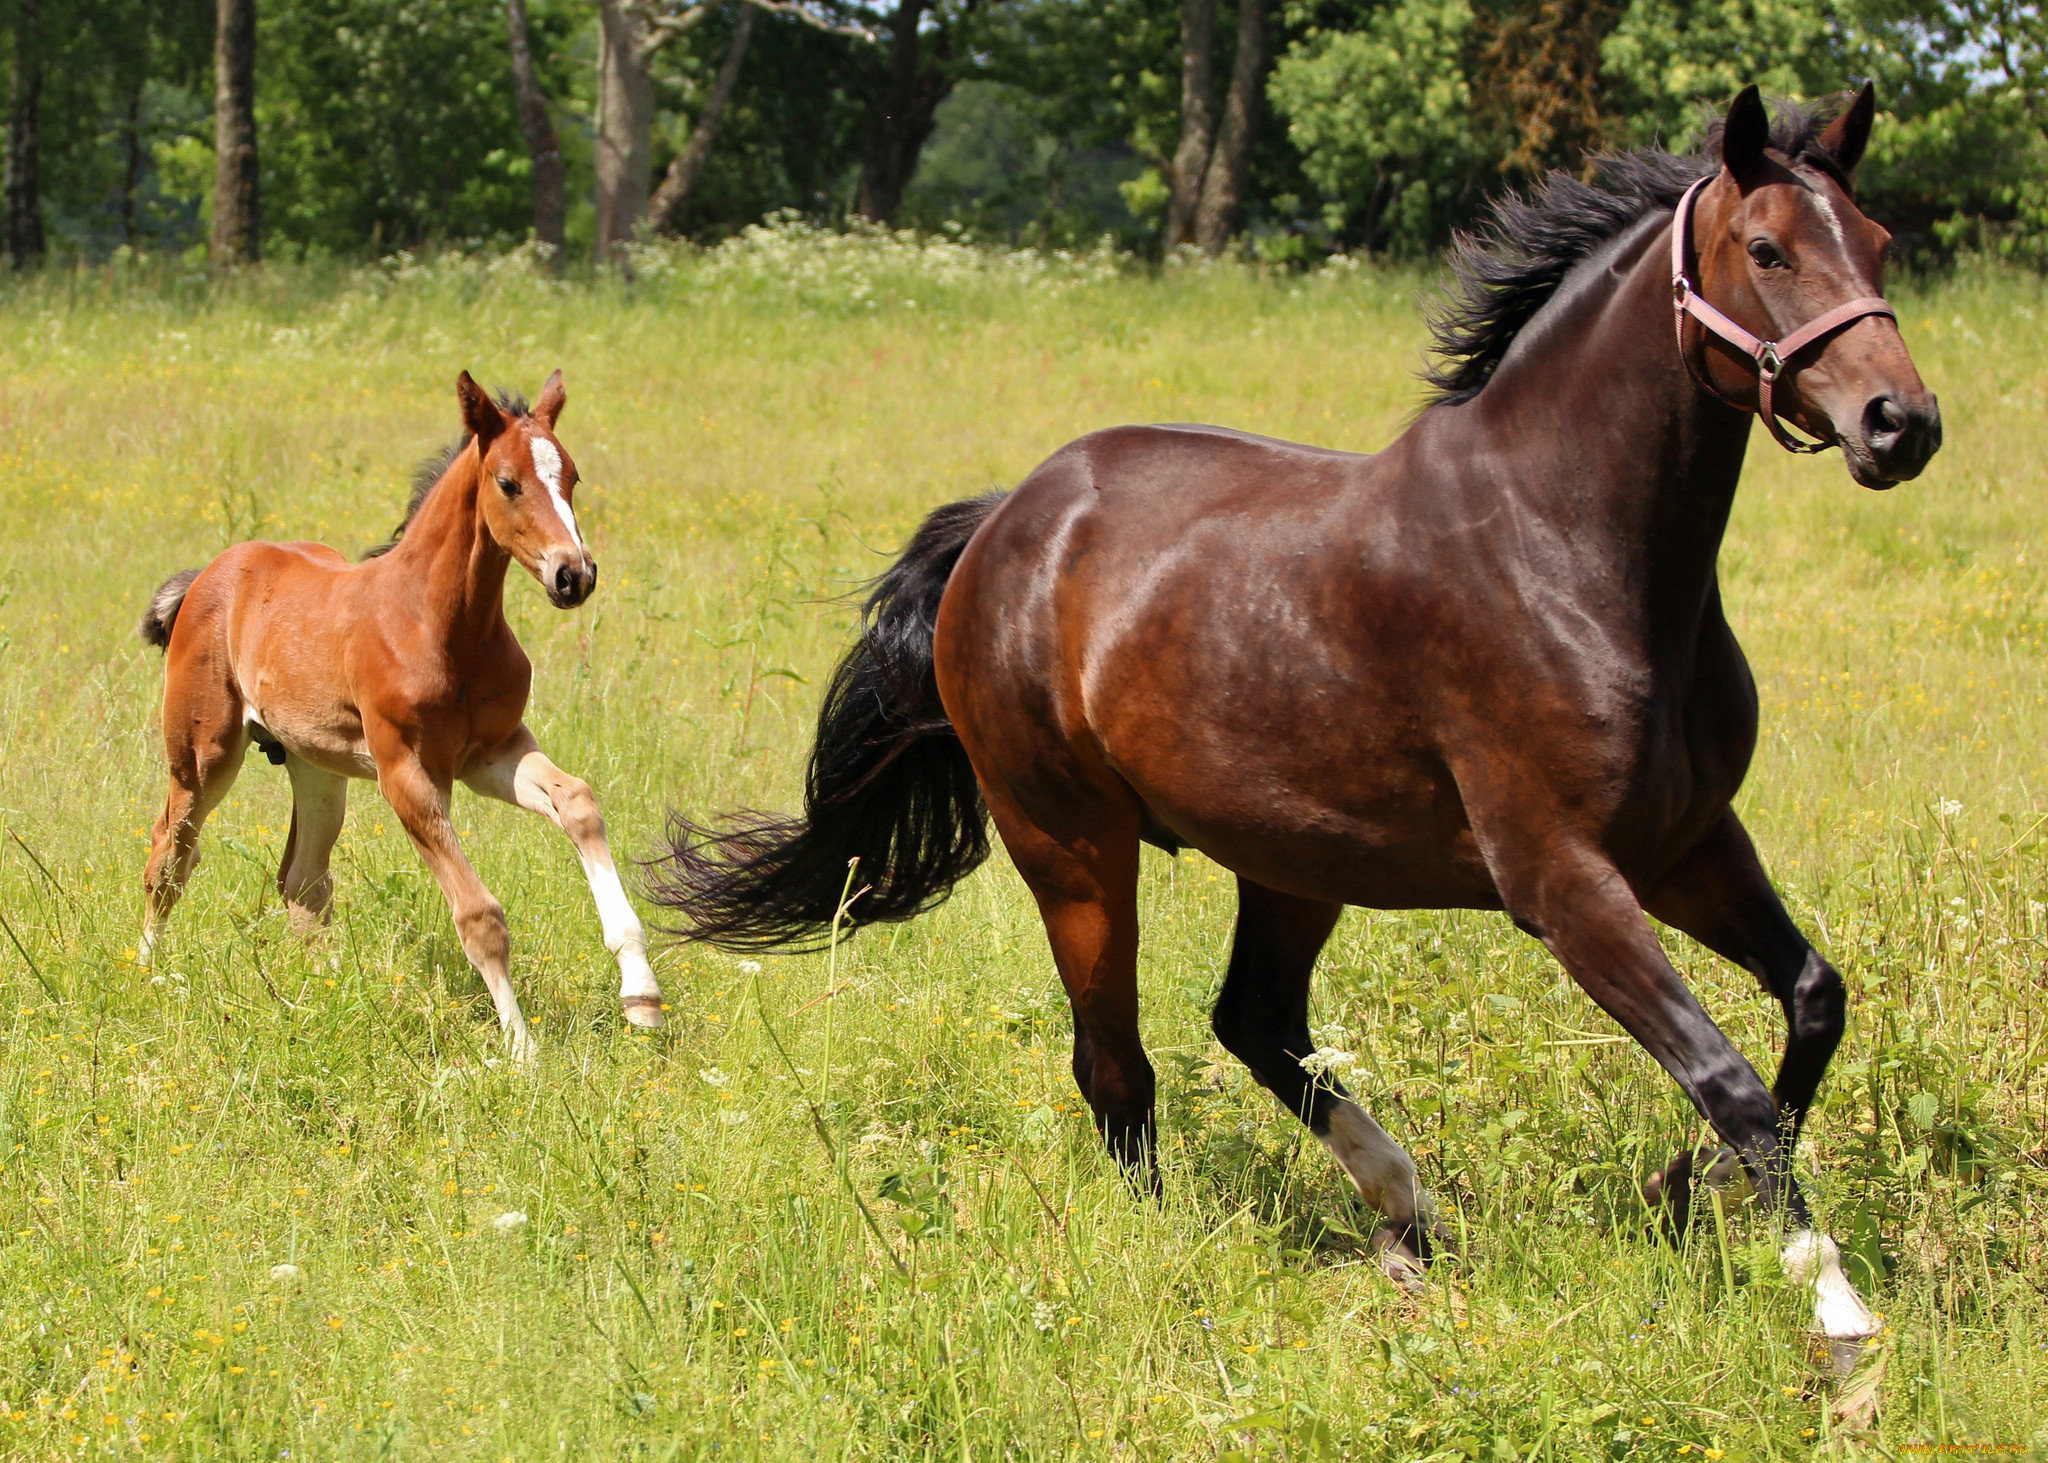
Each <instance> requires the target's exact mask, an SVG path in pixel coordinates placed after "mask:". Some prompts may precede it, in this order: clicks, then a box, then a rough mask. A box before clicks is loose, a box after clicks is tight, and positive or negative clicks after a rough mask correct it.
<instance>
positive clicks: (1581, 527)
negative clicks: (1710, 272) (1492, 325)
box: [1479, 217, 1749, 635]
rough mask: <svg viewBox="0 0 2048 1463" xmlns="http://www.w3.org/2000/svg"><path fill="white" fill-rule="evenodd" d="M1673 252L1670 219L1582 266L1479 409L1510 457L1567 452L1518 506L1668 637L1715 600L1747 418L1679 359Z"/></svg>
mask: <svg viewBox="0 0 2048 1463" xmlns="http://www.w3.org/2000/svg"><path fill="white" fill-rule="evenodd" d="M1670 249H1671V234H1670V227H1669V220H1668V217H1667V218H1665V219H1662V220H1660V219H1659V218H1656V217H1652V218H1649V219H1645V220H1644V221H1643V222H1642V223H1640V224H1638V225H1636V227H1635V228H1634V229H1632V230H1630V231H1629V232H1628V233H1627V234H1625V235H1624V236H1623V237H1622V238H1621V239H1619V240H1618V241H1617V242H1616V244H1615V245H1613V246H1610V250H1611V252H1610V251H1602V252H1601V253H1600V254H1598V255H1596V256H1595V257H1594V258H1592V259H1590V260H1588V261H1587V262H1586V263H1584V264H1582V265H1581V266H1580V267H1579V271H1578V272H1577V274H1576V275H1575V276H1574V277H1573V278H1571V279H1568V280H1567V281H1566V283H1565V285H1563V286H1562V287H1560V291H1559V296H1558V297H1557V298H1556V299H1554V300H1553V302H1552V304H1551V306H1550V307H1549V308H1548V309H1546V310H1544V311H1543V312H1541V313H1540V314H1539V315H1538V316H1537V319H1536V320H1535V321H1532V322H1531V325H1532V326H1535V327H1538V329H1537V330H1534V331H1532V330H1530V329H1528V328H1525V331H1524V335H1525V336H1527V337H1529V338H1528V339H1525V340H1518V341H1517V342H1516V344H1517V346H1518V347H1527V348H1526V349H1517V350H1514V351H1512V352H1511V353H1510V355H1509V357H1508V359H1506V360H1504V361H1503V362H1502V363H1501V365H1500V368H1499V369H1498V370H1497V371H1496V372H1495V373H1494V379H1493V380H1492V381H1491V382H1489V383H1488V385H1487V387H1486V390H1485V392H1484V393H1483V394H1482V395H1481V397H1480V398H1479V400H1481V401H1484V400H1485V399H1486V397H1489V396H1492V397H1495V402H1494V404H1493V407H1492V408H1491V409H1490V415H1489V418H1488V420H1489V421H1490V422H1491V423H1492V424H1493V425H1494V426H1495V428H1496V435H1497V436H1504V437H1506V438H1507V439H1508V442H1509V444H1510V445H1511V444H1512V443H1513V442H1514V441H1517V440H1519V441H1523V442H1526V441H1528V440H1530V438H1531V436H1532V435H1533V437H1534V439H1535V440H1538V441H1548V442H1551V443H1554V444H1559V445H1561V446H1562V447H1563V448H1564V450H1563V451H1559V452H1553V453H1552V455H1551V461H1550V462H1549V463H1548V464H1545V465H1543V466H1539V467H1538V468H1537V469H1536V470H1535V471H1533V472H1531V473H1529V474H1527V475H1526V476H1525V477H1522V478H1520V479H1518V480H1517V482H1516V483H1515V485H1514V487H1513V488H1512V489H1511V490H1510V491H1513V492H1515V493H1516V494H1517V495H1518V496H1520V497H1521V498H1522V499H1523V503H1522V506H1523V507H1525V508H1527V509H1529V510H1531V511H1533V512H1535V513H1537V514H1540V515H1542V516H1544V517H1548V518H1551V519H1553V520H1554V521H1555V522H1556V523H1557V524H1558V525H1559V528H1560V531H1562V532H1564V533H1566V534H1568V535H1569V538H1570V540H1571V541H1572V542H1573V543H1575V544H1576V545H1578V546H1580V548H1581V550H1582V552H1583V554H1584V555H1586V556H1587V557H1586V559H1585V562H1586V565H1587V568H1588V569H1589V570H1593V571H1594V572H1601V573H1603V574H1604V575H1605V576H1607V577H1609V578H1618V579H1619V580H1620V581H1621V587H1622V588H1623V590H1624V591H1625V593H1627V594H1628V595H1630V596H1631V597H1633V598H1635V600H1636V602H1637V603H1639V604H1640V605H1641V606H1642V607H1643V609H1644V611H1645V612H1646V613H1648V614H1650V615H1651V616H1652V618H1653V619H1654V620H1655V621H1656V622H1657V623H1659V624H1675V627H1677V626H1683V625H1685V624H1693V625H1696V624H1697V617H1698V615H1699V614H1700V613H1702V612H1703V611H1704V608H1705V606H1706V604H1707V603H1708V600H1709V598H1710V597H1711V595H1712V594H1713V592H1714V590H1715V587H1716V581H1715V561H1716V559H1717V558H1718V556H1719V554H1720V549H1721V538H1722V535H1723V533H1724V532H1725V531H1726V529H1727V526H1728V514H1729V510H1730V509H1731V508H1732V507H1733V505H1734V501H1735V487H1736V483H1737V481H1738V480H1739V479H1740V477H1741V475H1742V460H1743V453H1744V451H1745V449H1746V447H1747V444H1748V441H1749V418H1748V416H1747V415H1746V414H1744V413H1741V412H1738V411H1736V410H1734V409H1733V408H1730V407H1728V406H1726V405H1724V404H1722V403H1721V402H1718V401H1716V400H1714V399H1713V398H1711V397H1709V396H1708V395H1707V394H1706V393H1705V392H1703V391H1701V390H1700V389H1699V388H1698V386H1696V385H1695V384H1694V382H1693V380H1692V377H1691V375H1690V374H1689V373H1688V372H1687V370H1686V367H1685V363H1684V362H1683V361H1682V360H1681V359H1680V358H1679V355H1678V347H1677V343H1676V335H1675V331H1674V328H1673V324H1672V310H1671V281H1670V263H1669V260H1670ZM1553 311H1554V312H1555V314H1554V315H1553ZM1546 317H1549V318H1546ZM1519 455H1524V456H1526V455H1527V449H1526V447H1525V448H1524V449H1523V451H1522V453H1521V454H1519ZM1546 466H1547V468H1548V470H1547V471H1546V470H1545V467H1546ZM1674 616H1676V622H1674V619H1673V617H1674ZM1679 633H1680V634H1681V635H1686V634H1688V633H1689V632H1687V631H1686V630H1685V629H1683V628H1680V630H1679Z"/></svg>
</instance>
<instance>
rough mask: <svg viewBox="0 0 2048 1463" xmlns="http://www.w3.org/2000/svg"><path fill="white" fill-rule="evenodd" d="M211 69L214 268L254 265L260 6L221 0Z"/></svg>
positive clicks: (257, 250) (243, 0)
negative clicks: (212, 76)
mask: <svg viewBox="0 0 2048 1463" xmlns="http://www.w3.org/2000/svg"><path fill="white" fill-rule="evenodd" d="M215 16H216V20H217V27H216V29H215V32H214V48H213V69H214V90H213V151H214V174H213V262H214V263H216V264H253V263H255V262H256V260H257V258H258V257H259V254H260V245H259V242H258V240H259V237H260V236H259V234H258V221H257V213H256V182H257V172H256V0H219V6H218V8H217V10H216V11H215Z"/></svg>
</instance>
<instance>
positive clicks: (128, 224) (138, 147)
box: [121, 75, 148, 248]
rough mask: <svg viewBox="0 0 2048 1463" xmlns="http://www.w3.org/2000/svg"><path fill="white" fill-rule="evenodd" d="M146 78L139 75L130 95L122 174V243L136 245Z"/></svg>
mask: <svg viewBox="0 0 2048 1463" xmlns="http://www.w3.org/2000/svg"><path fill="white" fill-rule="evenodd" d="M147 84H148V78H147V77H146V76H142V75H137V76H136V78H135V89H134V90H133V91H131V92H129V93H128V128H127V136H126V137H124V138H123V139H122V140H123V142H125V143H126V145H127V149H128V165H127V167H126V168H125V169H124V170H123V171H122V174H121V242H122V243H124V244H127V245H128V246H130V247H131V248H132V247H133V246H134V244H135V190H136V189H137V188H139V187H141V186H142V89H143V87H144V86H145V85H147Z"/></svg>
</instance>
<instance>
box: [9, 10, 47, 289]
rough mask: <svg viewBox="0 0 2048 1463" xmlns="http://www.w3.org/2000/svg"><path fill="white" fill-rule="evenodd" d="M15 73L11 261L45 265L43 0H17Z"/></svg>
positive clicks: (11, 113)
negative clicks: (43, 262)
mask: <svg viewBox="0 0 2048 1463" xmlns="http://www.w3.org/2000/svg"><path fill="white" fill-rule="evenodd" d="M15 5H16V8H15V12H14V75H13V78H12V83H13V84H12V87H11V88H10V95H9V97H8V106H7V168H6V180H5V189H6V194H5V206H4V210H0V212H4V219H0V225H4V229H5V232H6V236H7V237H6V249H7V259H8V263H10V264H11V265H13V267H14V268H16V269H32V268H34V267H35V266H36V265H38V264H40V263H42V260H43V253H44V248H45V242H44V237H43V180H42V120H43V118H42V104H43V34H42V7H41V5H40V3H39V0H15Z"/></svg>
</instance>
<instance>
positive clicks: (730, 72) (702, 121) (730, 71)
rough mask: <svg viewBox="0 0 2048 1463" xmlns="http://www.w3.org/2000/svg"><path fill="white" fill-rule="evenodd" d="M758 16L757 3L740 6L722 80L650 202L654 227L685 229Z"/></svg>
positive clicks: (670, 230) (672, 230)
mask: <svg viewBox="0 0 2048 1463" xmlns="http://www.w3.org/2000/svg"><path fill="white" fill-rule="evenodd" d="M754 15H755V10H754V7H753V6H751V5H742V6H741V7H740V14H739V19H738V21H737V22H736V23H735V24H734V26H733V32H732V40H731V41H730V42H728V43H727V45H726V48H725V60H724V61H723V62H721V63H720V65H719V68H718V79H717V80H716V81H714V82H713V83H712V84H711V95H710V96H708V97H706V98H705V99H704V109H703V110H702V111H700V112H699V113H698V114H697V124H696V126H694V127H693V128H691V129H690V143H689V146H687V147H685V148H684V149H683V150H682V151H681V152H679V153H677V154H676V156H675V158H674V159H673V160H672V161H671V162H670V163H669V165H668V173H667V176H665V177H664V178H663V179H662V180H661V186H660V187H659V188H657V189H655V190H654V198H653V201H652V202H650V203H649V204H648V213H649V214H650V215H651V216H652V218H653V220H654V226H655V227H656V228H657V229H660V230H661V231H662V232H664V233H671V234H672V233H677V232H679V231H680V230H681V227H682V222H681V221H682V213H683V205H684V204H686V203H687V202H689V198H690V193H691V191H692V190H693V189H694V188H695V187H696V186H697V180H698V179H699V178H701V177H702V176H703V175H704V165H705V163H707V162H708V161H710V158H711V147H712V144H713V143H715V142H716V141H717V140H718V124H719V123H720V122H721V121H723V120H724V118H725V109H726V107H727V106H728V105H729V104H730V103H731V101H732V93H733V88H734V86H736V85H737V84H738V82H739V79H740V66H741V64H742V63H743V62H745V60H746V59H747V42H748V40H749V39H751V38H752V36H753V33H754Z"/></svg>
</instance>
